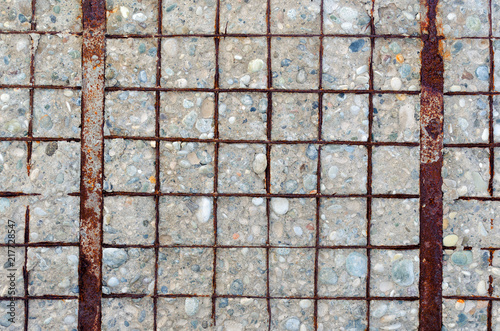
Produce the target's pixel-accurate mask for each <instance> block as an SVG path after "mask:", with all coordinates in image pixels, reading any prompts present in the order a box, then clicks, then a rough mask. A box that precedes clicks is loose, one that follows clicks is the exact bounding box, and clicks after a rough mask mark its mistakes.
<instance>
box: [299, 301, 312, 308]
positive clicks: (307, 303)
mask: <svg viewBox="0 0 500 331" xmlns="http://www.w3.org/2000/svg"><path fill="white" fill-rule="evenodd" d="M311 305H312V304H311V300H300V301H299V306H300V308H302V309H306V308H309V307H311Z"/></svg>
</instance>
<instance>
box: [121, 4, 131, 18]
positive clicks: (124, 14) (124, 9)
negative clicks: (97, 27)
mask: <svg viewBox="0 0 500 331" xmlns="http://www.w3.org/2000/svg"><path fill="white" fill-rule="evenodd" d="M120 13H121V14H122V17H123V18H127V17H128V16H129V14H130V10H129V9H128V8H127V7H125V6H121V7H120Z"/></svg>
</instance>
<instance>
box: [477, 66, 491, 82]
mask: <svg viewBox="0 0 500 331" xmlns="http://www.w3.org/2000/svg"><path fill="white" fill-rule="evenodd" d="M476 77H477V79H479V80H482V81H488V80H489V79H490V72H489V70H488V67H487V66H485V65H482V66H479V67H477V68H476Z"/></svg>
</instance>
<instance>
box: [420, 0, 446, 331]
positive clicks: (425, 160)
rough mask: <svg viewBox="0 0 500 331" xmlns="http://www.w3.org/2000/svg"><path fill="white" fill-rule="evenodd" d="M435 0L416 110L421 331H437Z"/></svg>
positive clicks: (438, 67)
mask: <svg viewBox="0 0 500 331" xmlns="http://www.w3.org/2000/svg"><path fill="white" fill-rule="evenodd" d="M437 6H438V0H426V1H425V9H426V11H427V12H426V13H425V15H426V16H425V19H424V20H423V21H422V40H423V44H424V45H423V49H422V69H421V84H422V95H421V101H420V104H421V108H420V314H419V320H420V330H441V324H442V317H441V315H442V307H441V306H442V292H441V285H442V281H443V275H442V269H443V264H442V253H443V251H442V249H443V245H442V238H443V194H442V191H441V186H442V184H443V179H442V177H441V169H442V167H443V153H442V149H443V117H444V112H443V110H444V108H443V85H444V78H443V73H444V64H443V57H442V55H441V53H440V47H439V46H440V42H441V39H440V38H439V36H438V29H437V25H436V16H437Z"/></svg>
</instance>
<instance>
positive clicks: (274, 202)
mask: <svg viewBox="0 0 500 331" xmlns="http://www.w3.org/2000/svg"><path fill="white" fill-rule="evenodd" d="M271 208H272V209H273V211H274V212H275V213H276V214H278V215H285V214H286V213H287V212H288V208H289V203H288V199H287V198H272V199H271Z"/></svg>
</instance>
